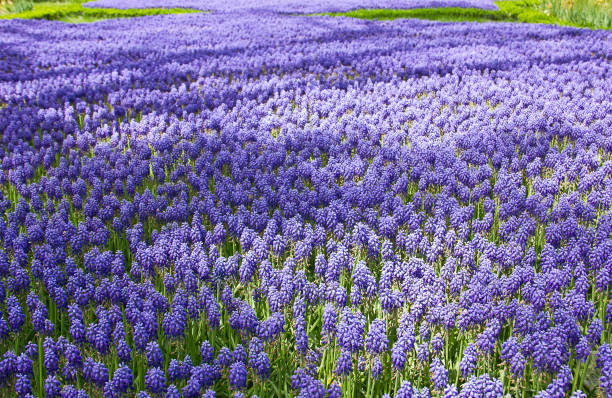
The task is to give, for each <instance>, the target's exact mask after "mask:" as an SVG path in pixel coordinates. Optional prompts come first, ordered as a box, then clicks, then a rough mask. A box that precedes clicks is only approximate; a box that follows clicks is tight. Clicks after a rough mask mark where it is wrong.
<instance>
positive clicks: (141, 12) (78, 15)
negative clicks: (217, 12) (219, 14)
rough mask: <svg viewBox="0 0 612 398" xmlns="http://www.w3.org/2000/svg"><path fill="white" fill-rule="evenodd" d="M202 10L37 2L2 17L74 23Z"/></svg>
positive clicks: (1, 16)
mask: <svg viewBox="0 0 612 398" xmlns="http://www.w3.org/2000/svg"><path fill="white" fill-rule="evenodd" d="M194 12H201V11H200V10H194V9H189V8H143V9H126V10H120V9H114V8H86V7H83V6H82V5H81V4H79V3H51V2H48V3H35V4H34V8H33V9H32V10H29V11H24V12H20V13H13V14H6V15H0V19H15V18H21V19H46V20H50V21H65V22H72V23H79V22H94V21H99V20H103V19H112V18H131V17H144V16H148V15H168V14H187V13H194Z"/></svg>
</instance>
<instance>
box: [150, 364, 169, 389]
mask: <svg viewBox="0 0 612 398" xmlns="http://www.w3.org/2000/svg"><path fill="white" fill-rule="evenodd" d="M145 386H146V387H147V389H148V390H149V391H151V392H152V393H153V394H161V393H162V392H163V391H165V389H166V377H165V376H164V371H163V370H161V369H160V368H157V367H154V368H149V370H147V373H146V375H145Z"/></svg>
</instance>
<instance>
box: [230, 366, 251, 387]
mask: <svg viewBox="0 0 612 398" xmlns="http://www.w3.org/2000/svg"><path fill="white" fill-rule="evenodd" d="M246 379H247V370H246V367H245V366H244V362H242V361H237V362H234V363H233V364H232V366H230V370H229V381H230V385H231V386H232V388H234V389H237V390H241V389H243V388H244V387H245V386H246Z"/></svg>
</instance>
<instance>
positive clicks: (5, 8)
mask: <svg viewBox="0 0 612 398" xmlns="http://www.w3.org/2000/svg"><path fill="white" fill-rule="evenodd" d="M7 1H10V3H7ZM84 2H85V0H61V1H41V0H4V3H3V0H0V18H2V19H7V18H26V19H32V18H35V19H48V20H59V21H66V22H92V21H97V20H101V19H108V18H120V17H138V16H145V15H159V14H178V13H187V12H197V11H196V10H190V9H180V8H174V9H160V8H153V9H129V10H117V9H104V8H85V7H83V6H82V3H84ZM496 4H497V6H498V7H499V11H490V10H480V9H475V8H429V9H428V8H421V9H412V10H390V9H362V10H355V11H350V12H344V13H330V14H327V15H333V16H348V17H355V18H365V19H396V18H420V19H429V20H436V21H447V22H451V21H473V22H491V21H503V22H524V23H548V24H557V25H566V26H576V27H585V28H591V29H611V28H612V0H501V1H497V2H496Z"/></svg>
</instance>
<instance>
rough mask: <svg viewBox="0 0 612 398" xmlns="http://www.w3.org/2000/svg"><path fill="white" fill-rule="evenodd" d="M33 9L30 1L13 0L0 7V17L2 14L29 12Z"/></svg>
mask: <svg viewBox="0 0 612 398" xmlns="http://www.w3.org/2000/svg"><path fill="white" fill-rule="evenodd" d="M32 7H33V4H32V1H31V0H13V1H12V2H10V3H8V4H6V5H4V6H2V5H0V15H1V14H3V13H17V12H24V11H29V10H31V9H32Z"/></svg>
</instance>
